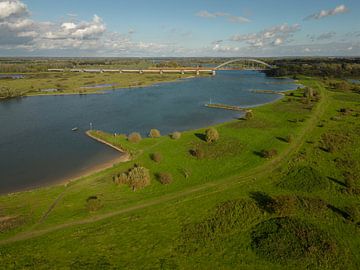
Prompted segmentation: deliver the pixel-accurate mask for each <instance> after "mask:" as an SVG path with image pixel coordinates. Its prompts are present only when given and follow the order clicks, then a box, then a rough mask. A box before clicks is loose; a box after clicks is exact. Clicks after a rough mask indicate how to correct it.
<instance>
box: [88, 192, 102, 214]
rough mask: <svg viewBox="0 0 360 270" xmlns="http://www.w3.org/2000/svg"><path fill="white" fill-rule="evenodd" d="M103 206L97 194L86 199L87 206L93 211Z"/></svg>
mask: <svg viewBox="0 0 360 270" xmlns="http://www.w3.org/2000/svg"><path fill="white" fill-rule="evenodd" d="M101 207H102V202H101V200H100V199H99V198H98V197H97V196H90V197H88V198H87V199H86V208H87V209H88V210H89V211H91V212H94V211H97V210H99V209H100V208H101Z"/></svg>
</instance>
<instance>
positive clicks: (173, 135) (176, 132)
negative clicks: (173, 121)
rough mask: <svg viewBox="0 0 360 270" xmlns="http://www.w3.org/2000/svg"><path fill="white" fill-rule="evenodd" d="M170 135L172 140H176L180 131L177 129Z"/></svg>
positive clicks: (179, 135) (179, 136)
mask: <svg viewBox="0 0 360 270" xmlns="http://www.w3.org/2000/svg"><path fill="white" fill-rule="evenodd" d="M170 137H171V139H173V140H178V139H180V138H181V133H180V132H178V131H175V132H173V133H171V135H170Z"/></svg>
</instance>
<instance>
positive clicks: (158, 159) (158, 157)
mask: <svg viewBox="0 0 360 270" xmlns="http://www.w3.org/2000/svg"><path fill="white" fill-rule="evenodd" d="M151 159H152V160H153V161H155V162H156V163H159V162H161V160H162V159H163V157H162V155H161V154H160V153H153V154H151Z"/></svg>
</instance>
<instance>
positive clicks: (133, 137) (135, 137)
mask: <svg viewBox="0 0 360 270" xmlns="http://www.w3.org/2000/svg"><path fill="white" fill-rule="evenodd" d="M141 139H142V138H141V135H140V133H138V132H133V133H131V134H130V135H129V136H128V141H129V142H132V143H138V142H140V141H141Z"/></svg>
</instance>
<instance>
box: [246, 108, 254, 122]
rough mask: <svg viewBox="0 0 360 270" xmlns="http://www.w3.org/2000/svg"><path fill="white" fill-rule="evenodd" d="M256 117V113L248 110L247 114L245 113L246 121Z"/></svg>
mask: <svg viewBox="0 0 360 270" xmlns="http://www.w3.org/2000/svg"><path fill="white" fill-rule="evenodd" d="M253 117H254V113H253V111H252V110H247V111H246V113H245V119H246V120H250V119H252V118H253Z"/></svg>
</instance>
